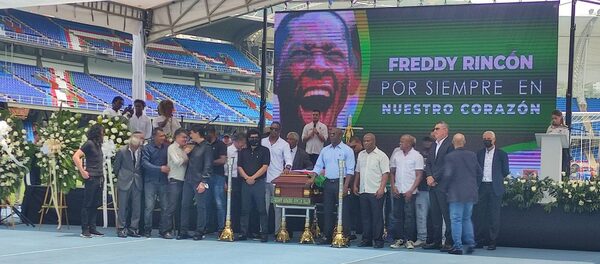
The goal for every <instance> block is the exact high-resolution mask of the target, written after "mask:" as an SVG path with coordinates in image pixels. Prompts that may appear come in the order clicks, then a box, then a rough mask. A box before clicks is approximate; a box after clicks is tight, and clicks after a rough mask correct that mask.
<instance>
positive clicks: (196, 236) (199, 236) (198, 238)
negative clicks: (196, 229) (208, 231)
mask: <svg viewBox="0 0 600 264" xmlns="http://www.w3.org/2000/svg"><path fill="white" fill-rule="evenodd" d="M193 239H194V240H196V241H198V240H202V239H204V233H196V234H194V237H193Z"/></svg>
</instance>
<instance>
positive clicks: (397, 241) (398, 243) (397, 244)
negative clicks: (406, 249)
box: [390, 239, 404, 248]
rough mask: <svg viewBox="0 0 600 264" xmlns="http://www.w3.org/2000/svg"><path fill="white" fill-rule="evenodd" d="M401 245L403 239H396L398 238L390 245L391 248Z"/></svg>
mask: <svg viewBox="0 0 600 264" xmlns="http://www.w3.org/2000/svg"><path fill="white" fill-rule="evenodd" d="M402 245H404V240H402V239H398V240H396V242H395V243H394V244H391V245H390V247H391V248H401V247H402Z"/></svg>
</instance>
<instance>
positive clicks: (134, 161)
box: [131, 152, 136, 168]
mask: <svg viewBox="0 0 600 264" xmlns="http://www.w3.org/2000/svg"><path fill="white" fill-rule="evenodd" d="M131 154H132V156H133V167H134V168H135V167H136V166H135V163H136V158H135V152H132V153H131Z"/></svg>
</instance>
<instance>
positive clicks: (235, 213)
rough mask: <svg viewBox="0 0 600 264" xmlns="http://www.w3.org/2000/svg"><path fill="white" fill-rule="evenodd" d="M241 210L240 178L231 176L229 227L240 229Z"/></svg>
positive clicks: (235, 230) (236, 230)
mask: <svg viewBox="0 0 600 264" xmlns="http://www.w3.org/2000/svg"><path fill="white" fill-rule="evenodd" d="M241 210H242V178H240V177H238V178H231V228H232V229H233V231H234V232H239V231H240V214H241Z"/></svg>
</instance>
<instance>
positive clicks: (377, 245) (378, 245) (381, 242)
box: [373, 241, 383, 248]
mask: <svg viewBox="0 0 600 264" xmlns="http://www.w3.org/2000/svg"><path fill="white" fill-rule="evenodd" d="M373 248H383V241H375V244H374V245H373Z"/></svg>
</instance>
